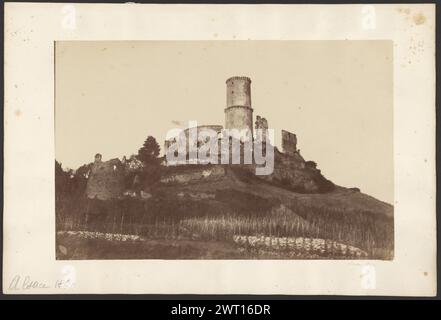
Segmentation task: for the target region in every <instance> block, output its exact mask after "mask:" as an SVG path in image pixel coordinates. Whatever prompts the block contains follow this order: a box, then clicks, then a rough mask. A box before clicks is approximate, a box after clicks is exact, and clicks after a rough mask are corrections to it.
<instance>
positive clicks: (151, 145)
mask: <svg viewBox="0 0 441 320" xmlns="http://www.w3.org/2000/svg"><path fill="white" fill-rule="evenodd" d="M159 151H160V147H159V144H158V143H157V142H156V139H155V138H154V137H152V136H148V137H147V139H146V140H145V141H144V144H143V146H142V147H141V148H140V149H139V151H138V159H139V160H140V161H141V162H142V163H143V164H146V165H158V164H159V158H158V156H159Z"/></svg>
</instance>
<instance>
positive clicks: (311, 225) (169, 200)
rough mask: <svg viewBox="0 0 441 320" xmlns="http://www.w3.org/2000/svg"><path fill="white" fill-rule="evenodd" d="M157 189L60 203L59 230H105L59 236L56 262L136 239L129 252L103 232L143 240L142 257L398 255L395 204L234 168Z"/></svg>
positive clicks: (135, 253)
mask: <svg viewBox="0 0 441 320" xmlns="http://www.w3.org/2000/svg"><path fill="white" fill-rule="evenodd" d="M168 170H172V169H168ZM179 170H182V169H179ZM150 192H151V197H150V198H148V199H135V198H127V199H120V200H111V201H98V200H89V199H86V198H85V197H84V196H82V195H78V194H77V195H76V196H72V195H70V196H64V197H61V198H59V199H58V200H57V203H56V212H57V231H69V230H70V231H89V232H99V233H96V238H94V236H92V237H90V236H88V237H89V238H87V239H84V237H83V238H82V236H81V235H83V236H84V234H81V233H78V234H75V233H71V234H66V233H59V236H58V238H57V244H58V247H57V248H58V251H57V257H58V258H60V259H66V258H70V259H88V258H122V256H121V255H122V253H121V252H123V251H124V250H126V249H127V248H126V247H127V246H129V243H130V241H129V242H124V245H123V246H124V248H126V249H124V250H122V248H121V246H122V244H121V243H122V242H121V241H118V240H115V239H114V238H112V239H111V240H105V237H104V240H103V239H101V238H100V237H101V236H100V234H113V235H114V234H123V235H124V234H125V235H136V236H138V237H140V238H137V239H138V240H139V239H142V243H139V241H138V242H134V243H133V246H134V247H137V248H144V249H139V250H132V249H130V250H129V251H127V250H126V251H125V252H131V253H130V254H129V256H130V258H137V259H141V258H152V259H155V258H161V259H166V258H175V259H176V258H189V256H188V252H191V254H190V256H191V257H193V258H213V259H230V258H231V259H233V258H234V259H240V258H242V259H251V258H261V259H266V258H289V259H307V258H315V259H320V258H329V257H331V258H339V259H340V258H341V259H344V258H350V257H351V258H355V257H359V258H374V259H391V258H392V257H393V207H392V206H391V205H389V204H386V203H383V202H381V201H378V200H376V199H374V198H372V197H370V196H368V195H365V194H362V193H360V192H357V191H353V190H350V189H345V188H341V187H337V188H335V190H334V191H332V192H328V193H323V194H304V193H296V192H293V191H292V190H289V189H286V188H284V187H283V186H280V185H277V184H273V183H267V182H263V181H261V180H258V179H256V178H253V177H250V176H248V175H246V174H243V172H242V171H240V170H236V169H235V170H232V169H227V170H226V175H225V176H223V177H221V178H217V179H212V180H207V181H197V182H193V183H185V184H158V185H157V186H156V187H155V188H151V190H150ZM92 234H93V233H92ZM89 235H90V233H89ZM107 237H109V236H107ZM129 239H131V238H129ZM237 239H242V240H240V241H238V240H237ZM158 241H159V242H158ZM161 241H162V242H161ZM313 243H316V245H313ZM317 243H318V244H317ZM222 244H223V245H224V246H223V247H222ZM149 245H150V247H149ZM94 246H95V247H96V246H98V247H101V248H102V250H91V249H90V248H92V247H94ZM152 246H153V247H152ZM158 246H159V247H160V248H159V247H158ZM182 246H184V247H182ZM108 247H109V248H108ZM81 248H82V249H81ZM87 248H89V249H88V250H86V249H87ZM106 248H107V249H106ZM112 248H113V249H112ZM147 248H150V249H147ZM158 248H159V249H158ZM213 248H216V249H213ZM76 250H77V251H76ZM213 250H215V251H216V252H213ZM357 250H359V251H357ZM65 251H66V252H65ZM72 252H77V253H76V254H72ZM98 252H101V253H102V254H101V256H100V255H99V254H98ZM112 252H113V253H112ZM171 252H174V253H176V254H171ZM186 252H187V253H186ZM357 252H358V253H357ZM365 253H366V255H365ZM97 255H98V256H97Z"/></svg>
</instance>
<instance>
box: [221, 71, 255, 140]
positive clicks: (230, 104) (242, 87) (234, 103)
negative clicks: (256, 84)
mask: <svg viewBox="0 0 441 320" xmlns="http://www.w3.org/2000/svg"><path fill="white" fill-rule="evenodd" d="M226 83H227V107H226V108H225V129H239V130H242V129H249V130H250V133H251V135H252V134H253V109H252V108H251V79H250V78H248V77H231V78H229V79H227V81H226Z"/></svg>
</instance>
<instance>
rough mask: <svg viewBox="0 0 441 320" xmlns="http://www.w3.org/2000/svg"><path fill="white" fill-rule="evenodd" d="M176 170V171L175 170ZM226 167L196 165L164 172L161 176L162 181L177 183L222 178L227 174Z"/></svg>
mask: <svg viewBox="0 0 441 320" xmlns="http://www.w3.org/2000/svg"><path fill="white" fill-rule="evenodd" d="M173 171H174V172H173ZM225 174H226V173H225V168H223V167H222V166H207V167H200V166H198V167H196V168H190V169H186V170H185V171H182V170H179V168H178V167H176V170H171V172H169V173H167V174H164V175H163V176H162V177H161V183H165V184H170V183H173V184H176V183H178V184H179V183H183V184H185V183H193V182H202V181H210V180H216V179H220V178H222V177H224V176H225Z"/></svg>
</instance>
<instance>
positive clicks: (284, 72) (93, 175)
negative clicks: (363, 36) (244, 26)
mask: <svg viewBox="0 0 441 320" xmlns="http://www.w3.org/2000/svg"><path fill="white" fill-rule="evenodd" d="M392 61H393V57H392V42H391V41H111V42H108V41H87V42H85V41H60V42H56V43H55V141H56V145H55V147H56V150H55V153H56V158H55V182H54V183H55V193H56V197H55V209H56V211H55V215H56V252H57V259H60V260H64V259H378V260H391V259H393V255H394V209H393V205H392V204H393V131H392V130H393V118H392V115H393V114H392V111H393V109H392V107H393V105H392V93H393V89H392V88H393V81H392Z"/></svg>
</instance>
